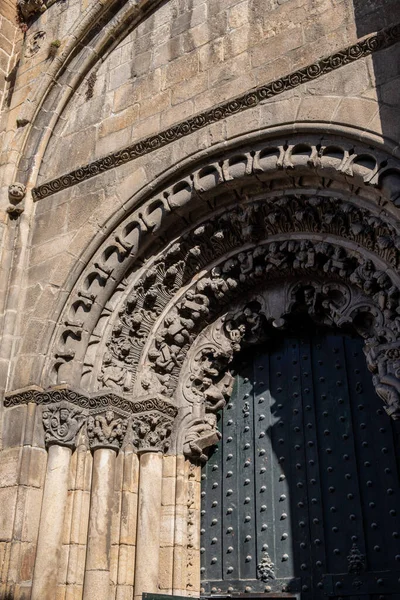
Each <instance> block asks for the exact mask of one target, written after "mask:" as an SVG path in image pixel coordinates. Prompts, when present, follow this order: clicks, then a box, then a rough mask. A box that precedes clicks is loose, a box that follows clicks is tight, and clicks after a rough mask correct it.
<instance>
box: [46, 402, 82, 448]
mask: <svg viewBox="0 0 400 600" xmlns="http://www.w3.org/2000/svg"><path fill="white" fill-rule="evenodd" d="M85 418H86V417H85V414H84V413H82V411H80V410H79V409H77V408H75V407H71V406H69V405H67V404H64V403H61V404H60V405H59V406H56V407H55V408H50V407H48V408H46V409H45V410H44V411H43V415H42V420H43V426H44V429H45V438H44V439H45V442H46V443H47V444H51V443H57V444H62V445H65V446H73V445H74V443H75V440H76V436H77V434H78V432H79V430H80V429H81V427H82V425H83V423H84V421H85Z"/></svg>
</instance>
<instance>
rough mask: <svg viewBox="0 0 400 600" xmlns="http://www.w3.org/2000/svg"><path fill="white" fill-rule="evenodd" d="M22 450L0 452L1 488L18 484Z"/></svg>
mask: <svg viewBox="0 0 400 600" xmlns="http://www.w3.org/2000/svg"><path fill="white" fill-rule="evenodd" d="M20 459H21V448H18V447H17V448H6V449H4V450H3V451H2V452H0V487H12V486H15V485H17V484H18V471H19V464H20Z"/></svg>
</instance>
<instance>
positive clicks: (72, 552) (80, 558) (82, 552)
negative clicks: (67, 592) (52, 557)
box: [67, 544, 86, 585]
mask: <svg viewBox="0 0 400 600" xmlns="http://www.w3.org/2000/svg"><path fill="white" fill-rule="evenodd" d="M85 558H86V546H84V545H78V544H71V546H70V548H69V561H68V572H67V584H68V585H82V583H83V578H84V572H85Z"/></svg>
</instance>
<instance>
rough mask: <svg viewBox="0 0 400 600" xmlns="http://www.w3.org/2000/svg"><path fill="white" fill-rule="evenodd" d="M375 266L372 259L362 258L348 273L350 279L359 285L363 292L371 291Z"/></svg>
mask: <svg viewBox="0 0 400 600" xmlns="http://www.w3.org/2000/svg"><path fill="white" fill-rule="evenodd" d="M374 273H375V266H374V263H373V262H372V260H370V259H369V258H368V259H362V261H361V264H360V265H358V267H356V269H355V270H354V271H353V273H352V274H351V275H350V281H351V282H352V283H355V284H357V285H359V286H360V287H361V288H362V289H363V290H364V291H365V292H367V293H369V292H371V291H372V288H373V283H374Z"/></svg>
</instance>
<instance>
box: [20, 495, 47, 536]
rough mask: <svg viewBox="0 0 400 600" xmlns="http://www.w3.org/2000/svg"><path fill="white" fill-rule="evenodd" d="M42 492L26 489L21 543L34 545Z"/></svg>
mask: <svg viewBox="0 0 400 600" xmlns="http://www.w3.org/2000/svg"><path fill="white" fill-rule="evenodd" d="M42 497H43V490H42V489H40V488H32V487H29V488H27V489H26V498H25V506H24V516H23V524H22V531H21V541H23V542H33V543H34V544H36V541H37V536H38V531H39V522H40V514H41V508H42Z"/></svg>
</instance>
